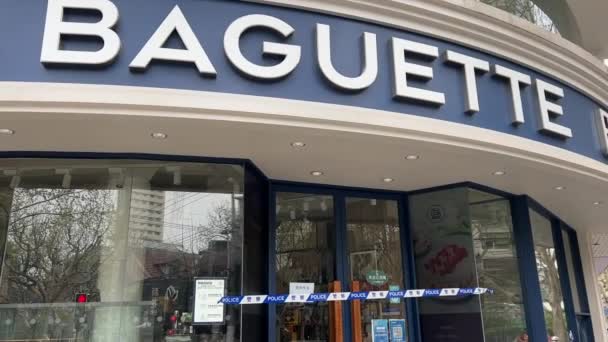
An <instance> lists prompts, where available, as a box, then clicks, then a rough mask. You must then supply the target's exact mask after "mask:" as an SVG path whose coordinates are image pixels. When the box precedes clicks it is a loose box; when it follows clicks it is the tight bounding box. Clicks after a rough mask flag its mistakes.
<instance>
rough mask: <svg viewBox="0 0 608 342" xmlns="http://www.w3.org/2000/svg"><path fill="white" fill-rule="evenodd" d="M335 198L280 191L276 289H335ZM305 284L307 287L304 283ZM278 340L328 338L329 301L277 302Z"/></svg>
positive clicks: (277, 203) (288, 291)
mask: <svg viewBox="0 0 608 342" xmlns="http://www.w3.org/2000/svg"><path fill="white" fill-rule="evenodd" d="M334 234H335V220H334V204H333V198H332V197H331V196H319V195H310V194H299V193H277V194H276V241H275V243H276V291H277V293H279V294H287V293H292V294H297V293H300V294H309V293H310V292H311V291H312V290H314V292H317V293H318V292H330V291H329V290H330V288H329V283H330V282H332V281H334V280H336V279H335V275H334V274H335V273H334V271H335V270H334V260H335V259H334V253H335V247H334V246H335V244H334V241H335V239H334ZM302 284H304V285H302ZM276 310H277V322H276V324H277V341H281V342H284V341H328V340H329V333H330V332H329V306H328V304H327V303H316V304H309V303H307V304H284V305H277V308H276Z"/></svg>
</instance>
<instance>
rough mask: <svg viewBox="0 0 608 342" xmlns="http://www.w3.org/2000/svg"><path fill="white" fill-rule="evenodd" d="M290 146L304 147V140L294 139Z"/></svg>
mask: <svg viewBox="0 0 608 342" xmlns="http://www.w3.org/2000/svg"><path fill="white" fill-rule="evenodd" d="M291 147H295V148H302V147H306V143H305V142H301V141H294V142H292V143H291Z"/></svg>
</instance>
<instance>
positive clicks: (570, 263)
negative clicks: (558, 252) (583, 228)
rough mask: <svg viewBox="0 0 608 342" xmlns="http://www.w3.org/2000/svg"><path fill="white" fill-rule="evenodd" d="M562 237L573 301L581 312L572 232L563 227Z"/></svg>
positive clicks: (577, 311)
mask: <svg viewBox="0 0 608 342" xmlns="http://www.w3.org/2000/svg"><path fill="white" fill-rule="evenodd" d="M562 239H563V240H564V254H566V267H567V269H568V280H569V281H570V288H571V289H572V301H573V302H574V311H575V312H576V313H581V312H583V311H582V308H581V300H580V296H579V293H580V292H579V288H578V283H577V282H576V275H577V272H578V271H580V270H577V269H576V268H574V259H573V257H572V244H571V240H570V234H568V231H566V230H564V229H562Z"/></svg>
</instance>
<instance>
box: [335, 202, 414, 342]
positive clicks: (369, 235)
mask: <svg viewBox="0 0 608 342" xmlns="http://www.w3.org/2000/svg"><path fill="white" fill-rule="evenodd" d="M346 224H347V227H346V228H347V233H348V256H349V266H350V272H349V275H350V285H351V290H352V291H382V290H400V289H403V288H404V283H403V276H404V275H403V268H402V263H401V238H400V235H399V234H400V229H399V211H398V204H397V201H387V200H376V199H364V198H347V199H346ZM351 314H352V315H353V322H354V324H359V325H360V326H361V329H354V330H353V331H354V332H355V333H356V334H360V336H361V338H362V340H363V341H369V342H371V341H372V320H377V319H399V320H403V322H405V321H404V320H405V318H406V317H405V303H404V301H403V300H402V299H391V300H382V301H362V302H360V303H353V304H352V310H351ZM403 326H405V324H403V325H402V327H403ZM403 333H404V334H405V333H406V332H405V331H404V332H403ZM353 339H355V338H354V337H353ZM355 340H356V339H355Z"/></svg>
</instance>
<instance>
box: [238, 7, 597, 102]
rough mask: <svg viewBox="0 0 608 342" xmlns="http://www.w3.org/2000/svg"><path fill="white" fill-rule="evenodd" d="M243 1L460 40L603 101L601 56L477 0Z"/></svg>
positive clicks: (454, 40)
mask: <svg viewBox="0 0 608 342" xmlns="http://www.w3.org/2000/svg"><path fill="white" fill-rule="evenodd" d="M246 1H250V2H255V3H262V4H268V5H277V6H284V7H291V8H298V9H305V10H310V11H316V12H320V13H326V14H331V15H337V16H341V17H347V18H351V19H356V20H362V21H367V22H371V23H376V24H379V25H383V26H389V27H394V28H399V29H403V30H408V31H413V32H418V33H421V34H425V35H429V36H433V37H436V38H440V39H443V40H447V41H451V42H454V43H458V44H461V45H465V46H468V47H471V48H474V49H478V50H481V51H484V52H487V53H490V54H492V55H495V56H498V57H503V58H505V59H508V60H511V61H513V62H515V63H517V64H521V65H525V66H528V67H530V68H532V69H535V70H537V71H539V72H542V73H544V74H546V75H549V76H551V77H555V78H557V79H559V80H560V81H562V82H564V83H566V84H568V85H570V86H572V87H574V88H576V89H578V90H580V91H582V92H583V93H585V94H587V95H588V96H590V97H592V98H594V99H595V100H597V101H598V102H600V103H601V104H602V105H608V67H607V66H606V65H604V63H603V62H602V61H601V60H600V59H598V58H596V57H595V56H593V55H592V54H591V53H589V52H587V51H586V50H584V49H583V48H581V47H579V46H578V45H576V44H574V43H571V42H569V41H568V40H566V39H563V38H561V37H560V36H559V35H557V34H554V33H550V32H547V31H545V30H543V29H542V28H540V27H538V26H536V25H534V24H532V23H530V22H528V21H526V20H524V19H522V18H518V17H516V16H514V15H511V14H509V13H507V12H505V11H502V10H499V9H497V8H494V7H492V6H489V5H486V4H483V3H481V2H479V1H478V0H373V1H370V0H246ZM598 34H599V33H598Z"/></svg>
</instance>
